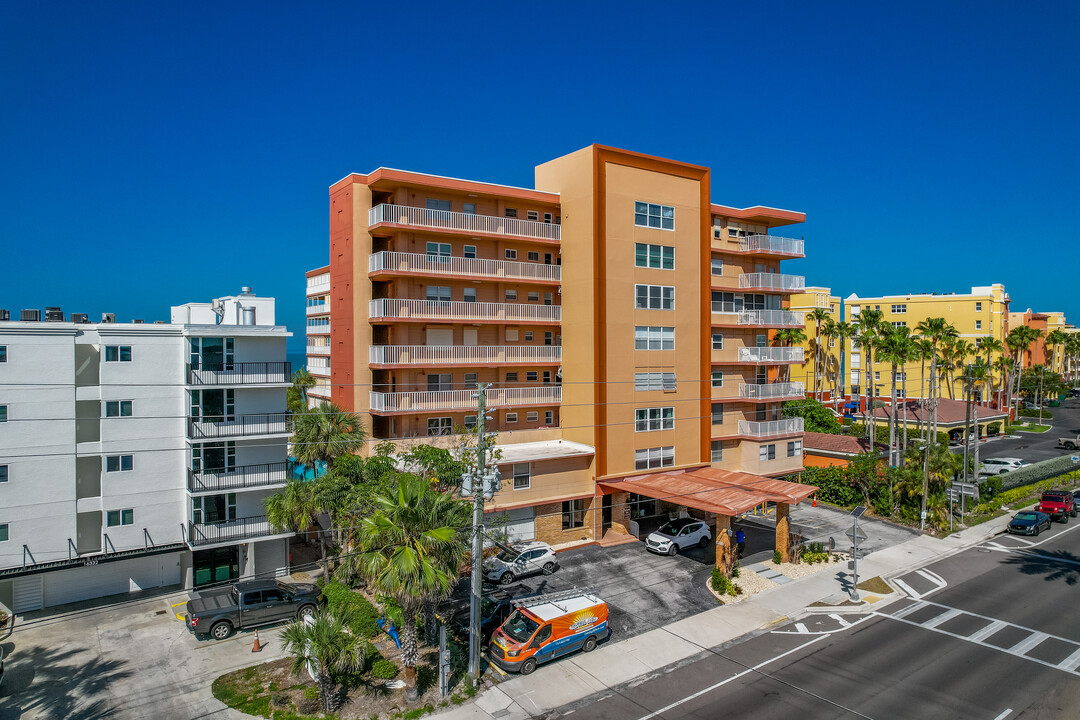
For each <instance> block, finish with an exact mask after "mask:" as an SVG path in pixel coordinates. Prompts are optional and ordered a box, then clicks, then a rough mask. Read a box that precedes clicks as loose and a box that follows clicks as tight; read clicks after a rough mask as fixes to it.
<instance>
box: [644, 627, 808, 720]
mask: <svg viewBox="0 0 1080 720" xmlns="http://www.w3.org/2000/svg"><path fill="white" fill-rule="evenodd" d="M824 637H825V635H818V636H817V637H816V638H814V639H813V640H808V641H807V642H804V643H803V644H802V645H799V646H798V647H794V648H792V649H791V650H788V651H787V652H785V653H781V654H780V655H777V656H776V657H772V658H769V659H768V660H764V661H762V662H760V663H758V664H757V665H755V666H754V667H751V668H747V669H746V670H743V671H742V672H739V673H736V674H734V675H732V676H731V677H729V678H728V679H726V680H721V681H720V682H718V683H716V684H714V685H710V686H709V687H707V688H704V689H703V690H698V691H697V692H696V693H693V694H691V695H687V696H686V697H684V698H683V699H681V700H676V701H675V702H673V703H671V704H670V705H666V706H664V707H662V708H660V709H659V710H657V711H655V712H651V713H649V714H648V715H642V716H641V717H640V718H638V719H637V720H652V718H654V717H656V716H657V715H663V714H664V713H666V712H667V711H668V710H671V709H673V708H677V707H679V706H680V705H682V704H683V703H686V702H689V701H691V700H694V699H696V698H699V697H701V696H702V695H705V694H707V693H710V692H712V691H713V690H716V689H717V688H720V687H723V686H724V685H727V684H728V683H729V682H731V681H732V680H738V679H739V678H741V677H743V676H744V675H749V674H750V673H752V672H757V671H758V670H759V669H760V668H763V667H765V666H766V665H769V664H770V663H773V662H776V661H777V660H780V659H781V658H785V657H787V656H788V655H791V654H792V653H796V652H798V651H800V650H802V649H803V648H807V647H810V646H811V645H813V644H814V643H816V642H818V641H819V640H821V639H823V638H824Z"/></svg>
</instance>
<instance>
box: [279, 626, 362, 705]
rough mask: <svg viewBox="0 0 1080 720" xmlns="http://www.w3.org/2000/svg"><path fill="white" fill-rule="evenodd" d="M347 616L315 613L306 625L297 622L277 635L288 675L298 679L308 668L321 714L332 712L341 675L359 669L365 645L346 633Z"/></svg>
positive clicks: (358, 637)
mask: <svg viewBox="0 0 1080 720" xmlns="http://www.w3.org/2000/svg"><path fill="white" fill-rule="evenodd" d="M350 620H351V617H350V613H349V612H348V611H347V610H345V609H339V610H337V611H335V612H334V613H333V614H330V613H329V612H328V611H326V610H320V611H318V612H316V613H315V614H314V615H313V616H312V619H311V621H310V622H305V621H304V620H297V621H295V622H293V623H291V624H289V625H288V626H287V627H286V628H285V630H284V631H282V633H281V643H282V647H284V648H285V651H286V652H288V653H289V654H290V655H292V671H293V673H294V674H296V675H300V674H302V673H304V672H306V671H307V669H308V668H309V667H310V668H311V669H312V670H313V671H314V673H315V680H316V682H317V683H318V691H319V704H320V705H321V706H322V711H323V712H324V713H329V712H332V711H333V710H334V688H335V687H336V686H337V678H338V677H339V676H340V674H342V673H347V672H354V671H356V670H358V669H360V668H361V667H362V666H363V662H364V661H363V652H364V650H365V648H366V645H367V641H366V640H364V639H363V638H361V637H360V636H358V635H354V634H352V633H351V632H349V631H348V626H349V622H350Z"/></svg>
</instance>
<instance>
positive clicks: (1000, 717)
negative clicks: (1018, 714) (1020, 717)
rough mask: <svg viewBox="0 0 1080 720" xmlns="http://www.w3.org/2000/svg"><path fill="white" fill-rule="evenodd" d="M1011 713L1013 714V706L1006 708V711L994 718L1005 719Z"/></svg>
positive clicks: (996, 719)
mask: <svg viewBox="0 0 1080 720" xmlns="http://www.w3.org/2000/svg"><path fill="white" fill-rule="evenodd" d="M1011 714H1012V708H1006V709H1005V712H1003V713H1001V714H1000V715H998V716H997V717H996V718H994V720H1005V718H1007V717H1009V715H1011Z"/></svg>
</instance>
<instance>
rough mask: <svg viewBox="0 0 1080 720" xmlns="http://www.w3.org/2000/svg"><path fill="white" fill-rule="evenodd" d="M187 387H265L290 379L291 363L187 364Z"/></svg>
mask: <svg viewBox="0 0 1080 720" xmlns="http://www.w3.org/2000/svg"><path fill="white" fill-rule="evenodd" d="M187 367H188V371H187V375H188V384H189V385H265V384H267V383H285V382H289V381H290V380H291V379H292V363H291V362H245V363H189V364H188V366H187Z"/></svg>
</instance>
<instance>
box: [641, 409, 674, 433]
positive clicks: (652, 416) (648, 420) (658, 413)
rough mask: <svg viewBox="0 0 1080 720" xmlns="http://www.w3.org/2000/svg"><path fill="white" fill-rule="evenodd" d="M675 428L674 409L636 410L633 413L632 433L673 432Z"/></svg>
mask: <svg viewBox="0 0 1080 720" xmlns="http://www.w3.org/2000/svg"><path fill="white" fill-rule="evenodd" d="M674 428H675V408H674V407H658V408H638V409H637V410H635V411H634V431H635V432H652V431H653V430H673V429H674Z"/></svg>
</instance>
